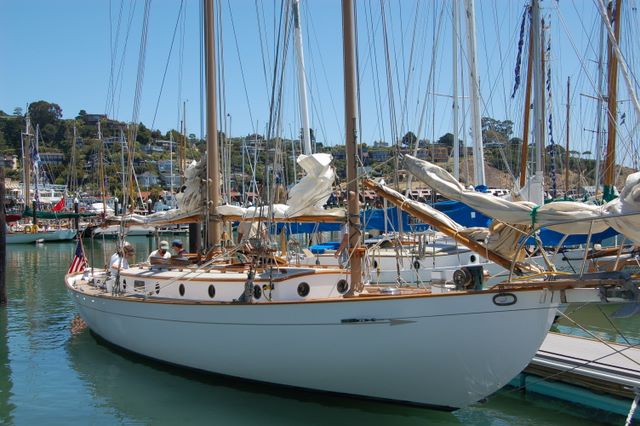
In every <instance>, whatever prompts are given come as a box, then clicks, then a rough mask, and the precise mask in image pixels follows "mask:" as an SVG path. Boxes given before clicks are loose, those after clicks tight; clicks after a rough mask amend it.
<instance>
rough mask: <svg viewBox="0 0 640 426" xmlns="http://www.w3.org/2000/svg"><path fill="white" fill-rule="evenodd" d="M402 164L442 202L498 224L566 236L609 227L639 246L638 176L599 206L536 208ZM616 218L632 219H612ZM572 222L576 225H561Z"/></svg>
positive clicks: (408, 159)
mask: <svg viewBox="0 0 640 426" xmlns="http://www.w3.org/2000/svg"><path fill="white" fill-rule="evenodd" d="M404 162H405V167H406V169H407V170H408V171H409V172H410V173H411V174H413V175H414V176H415V177H417V178H418V179H419V180H421V181H422V182H424V183H425V184H427V185H429V186H430V187H431V188H433V189H435V190H436V191H437V192H439V193H441V194H442V195H444V196H445V197H446V198H449V199H451V200H456V201H460V202H462V203H464V204H466V205H468V206H469V207H471V208H473V209H475V210H477V211H479V212H481V213H483V214H485V215H487V216H489V217H492V218H494V219H497V220H499V221H501V222H505V223H509V224H512V225H532V224H533V225H535V226H536V227H541V226H545V227H547V228H550V229H552V230H554V231H557V232H561V233H563V234H570V235H571V234H588V233H589V232H592V233H597V232H602V231H604V230H605V229H607V228H608V227H612V228H614V229H615V230H616V231H618V232H620V233H621V234H623V235H625V236H626V237H627V238H629V239H630V240H632V241H633V242H634V243H640V172H636V173H633V174H631V175H629V176H628V177H627V180H626V182H625V185H624V188H623V189H622V191H621V193H620V197H619V198H616V199H615V200H612V201H610V202H608V203H607V204H604V205H602V206H595V205H590V204H585V203H578V202H573V201H556V202H553V203H549V204H545V205H542V206H538V205H536V204H534V203H531V202H528V201H517V202H514V201H507V200H505V199H502V198H498V197H494V196H493V195H491V194H488V193H481V192H476V191H473V190H467V189H465V187H464V186H463V185H462V184H461V183H460V182H458V181H457V180H456V179H455V178H454V177H453V176H451V174H449V172H447V171H446V170H444V169H443V168H441V167H438V166H436V165H435V164H432V163H429V162H428V161H424V160H420V159H418V158H415V157H412V156H410V155H405V157H404ZM636 213H637V214H638V215H635V214H636ZM619 214H634V215H632V216H624V217H612V216H614V215H619ZM589 219H593V220H589ZM572 220H573V221H575V220H579V221H578V222H571V223H564V222H569V221H572Z"/></svg>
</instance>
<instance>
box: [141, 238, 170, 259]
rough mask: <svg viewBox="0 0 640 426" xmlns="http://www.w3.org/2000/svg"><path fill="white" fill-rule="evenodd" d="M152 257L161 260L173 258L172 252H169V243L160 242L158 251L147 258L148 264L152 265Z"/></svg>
mask: <svg viewBox="0 0 640 426" xmlns="http://www.w3.org/2000/svg"><path fill="white" fill-rule="evenodd" d="M152 257H156V258H161V259H169V258H171V252H170V251H169V243H168V242H166V241H160V245H159V246H158V250H154V251H152V252H151V253H150V254H149V257H148V258H147V262H149V263H151V258H152Z"/></svg>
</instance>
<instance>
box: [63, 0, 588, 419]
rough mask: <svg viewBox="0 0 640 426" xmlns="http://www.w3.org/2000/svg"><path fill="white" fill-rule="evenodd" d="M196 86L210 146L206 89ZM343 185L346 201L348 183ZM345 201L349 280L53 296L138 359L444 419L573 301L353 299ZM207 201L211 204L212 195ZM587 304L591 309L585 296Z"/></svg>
mask: <svg viewBox="0 0 640 426" xmlns="http://www.w3.org/2000/svg"><path fill="white" fill-rule="evenodd" d="M204 10H205V13H204V16H205V28H206V31H205V32H206V34H207V36H208V37H207V42H206V46H207V56H208V58H207V61H206V63H207V75H208V76H211V75H214V76H215V74H214V71H215V64H214V62H213V61H214V57H215V55H214V54H213V46H214V44H213V33H214V30H213V16H214V13H213V10H214V7H213V0H205V9H204ZM342 19H343V32H344V34H343V40H344V41H343V48H344V61H345V71H344V73H345V98H346V108H345V127H346V140H347V143H348V146H349V147H350V148H349V149H354V150H355V144H356V138H355V132H354V128H353V127H354V125H355V123H356V122H357V111H356V108H355V105H356V103H355V87H356V85H355V70H354V66H353V62H354V61H353V58H354V50H355V48H354V46H355V38H354V30H353V21H354V13H353V1H351V0H344V1H343V2H342ZM207 86H208V90H207V92H208V102H207V105H208V106H209V108H208V114H207V117H209V118H211V117H213V118H214V119H211V120H209V121H208V129H207V130H208V131H207V134H208V135H209V136H208V137H209V138H210V139H209V140H210V141H212V140H215V135H216V129H215V117H216V114H215V99H212V98H211V96H212V90H214V89H215V81H214V79H211V78H209V79H208V85H207ZM210 148H211V146H210ZM208 152H209V155H210V156H209V158H208V162H209V166H210V167H209V168H208V169H209V176H210V177H212V178H213V182H214V183H213V184H212V185H210V190H211V191H212V194H215V192H217V191H218V189H219V185H217V178H218V172H217V167H215V166H214V167H211V166H213V165H215V163H216V161H217V155H216V154H215V150H212V149H209V150H208ZM348 158H352V159H353V162H352V164H350V167H349V172H348V173H355V170H356V169H355V155H352V156H348ZM351 176H352V177H354V176H355V175H351ZM348 180H349V182H350V184H351V185H353V186H352V187H351V188H350V191H351V192H353V194H355V192H356V191H357V180H356V179H355V178H352V179H348ZM354 188H355V190H354ZM210 195H211V194H210ZM356 198H357V197H355V196H353V195H352V196H351V197H350V199H351V203H350V211H349V218H350V221H351V223H350V225H351V226H350V233H351V241H352V245H351V247H353V249H352V250H353V252H352V260H351V269H350V270H343V269H338V268H329V267H288V266H278V265H277V264H274V263H269V262H268V260H265V258H264V257H263V258H260V259H258V260H257V261H256V262H254V263H249V264H244V263H242V264H241V263H233V262H230V261H229V260H228V259H227V260H222V256H221V257H220V259H221V261H220V262H217V261H216V259H217V258H214V259H213V260H211V261H209V262H206V263H204V264H200V265H190V264H188V262H183V261H175V262H174V265H173V267H170V266H171V265H151V266H149V265H141V266H137V267H133V268H130V269H126V270H121V271H119V272H118V273H116V274H115V276H109V274H108V272H106V271H97V270H96V271H94V272H93V273H90V272H89V271H86V272H85V273H76V274H70V275H67V276H66V278H65V281H66V286H67V289H68V291H69V293H70V295H71V298H72V299H73V301H74V302H75V304H76V306H77V308H78V311H79V313H80V315H81V316H82V318H83V319H84V320H85V321H86V323H87V324H88V326H89V328H90V329H91V330H92V331H93V332H95V333H96V334H97V335H99V336H101V337H102V338H104V339H106V340H107V341H109V342H111V343H113V344H114V345H117V346H120V347H122V348H125V349H127V350H130V351H133V352H135V353H138V354H140V355H143V356H146V357H150V358H153V359H157V360H160V361H164V362H168V363H171V364H174V365H179V366H184V367H188V368H194V369H198V370H202V371H207V372H213V373H218V374H224V375H228V376H233V377H238V378H243V379H249V380H254V381H260V382H267V383H273V384H278V385H284V386H293V387H297V388H305V389H311V390H316V391H323V392H334V393H339V394H347V395H353V396H358V397H365V398H374V399H382V400H391V401H394V402H401V403H407V404H415V405H424V406H430V407H436V408H441V409H447V410H452V409H457V408H460V407H464V406H466V405H469V404H471V403H473V402H475V401H478V400H480V399H482V398H484V397H486V396H488V395H490V394H491V393H493V392H495V391H496V390H498V389H500V388H501V387H502V386H504V385H505V384H506V383H507V382H508V381H509V380H510V379H511V378H513V377H514V376H515V375H516V374H517V373H518V372H519V371H521V370H522V369H523V368H524V367H525V366H526V364H527V363H528V362H529V360H530V359H531V358H532V356H533V355H534V354H535V352H536V350H537V349H538V347H539V346H540V344H541V343H542V341H543V339H544V337H545V335H546V333H547V331H548V329H549V327H550V325H551V323H552V321H553V319H554V316H555V311H556V309H557V308H558V307H559V306H560V303H561V301H562V302H564V301H566V300H571V299H572V298H573V297H574V295H577V293H574V292H572V290H571V289H572V288H573V287H575V286H577V285H578V283H577V282H576V281H575V280H573V281H572V280H565V281H556V282H543V281H538V282H529V283H527V284H525V285H515V284H510V285H506V286H502V287H496V288H492V289H488V290H481V291H446V290H443V291H442V292H440V293H436V292H432V291H430V290H426V289H390V288H388V287H373V286H367V287H363V286H362V285H361V282H360V281H361V278H362V276H361V271H360V263H359V259H360V248H359V245H360V242H359V234H360V231H359V223H358V218H359V215H358V204H357V202H356ZM209 199H210V200H212V201H213V202H214V206H216V205H217V200H218V197H217V196H212V197H209ZM209 219H210V221H211V222H215V220H216V219H217V217H215V216H214V215H209ZM216 229H217V227H216V226H210V227H209V234H208V237H209V240H210V242H213V243H214V244H213V245H212V247H215V246H216V245H215V243H218V241H219V234H216ZM580 284H581V285H586V284H589V283H588V282H585V281H583V282H581V283H580ZM560 289H562V291H561V290H560ZM561 293H562V297H561ZM579 294H580V296H581V297H583V296H584V293H582V292H580V293H579ZM589 297H591V298H594V297H595V298H596V299H598V298H599V296H598V293H597V291H595V289H594V291H593V292H591V293H590V296H589ZM265 357H268V359H269V362H266V363H265V362H264V359H265ZM390 366H393V368H390Z"/></svg>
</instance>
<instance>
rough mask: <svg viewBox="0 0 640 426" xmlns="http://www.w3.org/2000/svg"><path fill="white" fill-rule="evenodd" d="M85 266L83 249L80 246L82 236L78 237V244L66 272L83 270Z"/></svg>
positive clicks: (71, 272)
mask: <svg viewBox="0 0 640 426" xmlns="http://www.w3.org/2000/svg"><path fill="white" fill-rule="evenodd" d="M86 266H87V259H86V258H85V257H84V249H83V248H82V238H78V244H77V245H76V254H75V256H73V261H72V262H71V266H69V271H68V272H67V274H73V273H76V272H82V271H84V268H85V267H86Z"/></svg>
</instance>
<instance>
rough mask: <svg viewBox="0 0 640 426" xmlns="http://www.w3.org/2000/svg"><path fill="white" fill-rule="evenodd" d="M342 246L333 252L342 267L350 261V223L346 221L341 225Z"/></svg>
mask: <svg viewBox="0 0 640 426" xmlns="http://www.w3.org/2000/svg"><path fill="white" fill-rule="evenodd" d="M340 236H341V238H340V246H339V247H338V249H337V250H336V252H335V253H334V254H333V255H334V257H336V258H338V263H339V264H340V266H341V267H345V266H347V262H348V261H349V224H348V223H345V224H343V225H342V226H341V227H340Z"/></svg>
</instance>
